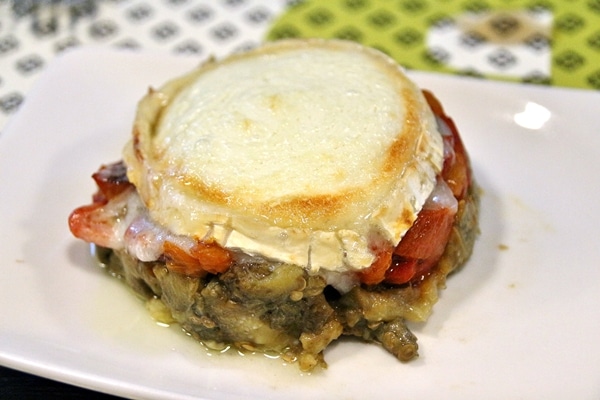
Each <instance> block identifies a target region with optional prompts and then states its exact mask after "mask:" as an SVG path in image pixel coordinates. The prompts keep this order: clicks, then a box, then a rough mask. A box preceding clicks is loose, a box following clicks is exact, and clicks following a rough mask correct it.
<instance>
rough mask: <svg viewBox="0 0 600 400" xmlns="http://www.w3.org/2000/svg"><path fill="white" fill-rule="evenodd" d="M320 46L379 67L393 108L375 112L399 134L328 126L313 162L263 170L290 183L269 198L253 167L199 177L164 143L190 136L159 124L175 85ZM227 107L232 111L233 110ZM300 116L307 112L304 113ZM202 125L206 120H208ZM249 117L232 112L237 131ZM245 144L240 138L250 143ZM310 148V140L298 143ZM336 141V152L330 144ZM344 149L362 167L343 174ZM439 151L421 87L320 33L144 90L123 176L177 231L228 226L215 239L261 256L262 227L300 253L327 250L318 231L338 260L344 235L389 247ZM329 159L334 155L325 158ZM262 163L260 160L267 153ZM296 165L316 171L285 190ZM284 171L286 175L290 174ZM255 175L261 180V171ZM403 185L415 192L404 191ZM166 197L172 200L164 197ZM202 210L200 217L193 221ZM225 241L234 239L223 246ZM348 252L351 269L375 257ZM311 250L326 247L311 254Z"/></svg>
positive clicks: (378, 59) (372, 55) (369, 52)
mask: <svg viewBox="0 0 600 400" xmlns="http://www.w3.org/2000/svg"><path fill="white" fill-rule="evenodd" d="M321 50H323V51H325V52H328V53H335V52H341V53H344V54H345V53H348V54H351V55H350V56H349V58H348V59H349V60H354V59H355V58H356V57H357V59H358V60H360V62H363V63H365V65H369V66H370V68H373V69H374V70H376V71H379V72H380V75H381V76H378V77H377V79H380V80H383V81H384V83H383V84H382V85H381V86H385V87H386V90H387V89H390V88H391V89H390V90H391V91H392V92H391V93H392V95H391V96H396V97H397V98H396V99H389V101H387V103H386V104H388V103H389V104H391V106H390V111H388V112H387V114H385V115H379V114H376V115H377V117H376V118H379V119H380V120H382V122H381V123H382V124H383V125H385V126H388V127H389V126H390V124H394V123H397V124H398V130H397V131H395V133H394V135H395V136H393V137H391V136H390V134H389V133H385V132H384V133H380V132H379V131H378V129H379V127H377V126H374V127H373V130H374V132H362V133H361V135H362V136H361V137H360V138H357V139H352V140H351V139H349V138H347V137H344V133H343V131H344V130H346V129H351V128H352V125H353V123H354V121H347V124H346V125H345V126H341V127H336V128H339V130H340V132H327V133H326V135H325V136H327V138H326V139H325V140H330V141H332V142H333V145H332V146H329V147H327V150H323V154H322V156H320V158H319V159H318V160H317V161H315V162H311V163H308V162H306V161H305V160H304V159H302V157H299V159H298V160H296V159H292V158H294V157H293V154H292V155H291V156H290V157H289V158H290V159H283V160H277V162H278V163H281V164H282V169H281V170H280V171H276V172H275V173H273V172H270V173H272V174H274V175H277V174H284V175H283V178H282V177H278V179H280V181H281V182H280V183H278V184H274V186H276V185H279V186H285V187H287V186H288V185H291V186H290V187H291V189H290V190H289V191H288V192H285V191H284V192H282V193H283V194H271V193H270V190H271V188H270V187H268V186H267V188H266V189H265V185H264V184H261V183H259V184H255V183H254V178H255V176H254V175H253V172H252V171H242V172H243V174H242V175H240V177H239V181H236V180H235V179H233V180H232V178H231V176H226V177H221V176H216V177H215V176H212V175H211V176H208V175H207V174H206V173H205V171H206V168H205V167H204V166H202V165H201V164H200V162H199V163H198V165H197V166H195V167H192V166H191V163H190V162H189V154H185V155H184V154H176V153H175V152H174V150H173V146H172V142H176V141H178V140H184V139H181V137H182V135H183V136H185V135H188V133H187V132H184V133H181V132H180V133H177V134H173V135H175V136H168V135H171V133H170V132H168V131H164V129H167V128H164V127H163V125H164V124H168V122H165V118H166V115H167V114H169V115H170V116H172V115H173V114H174V113H176V112H177V111H176V109H174V107H175V106H174V105H173V104H174V102H175V99H176V98H178V97H180V96H182V95H183V94H182V93H183V91H184V90H187V88H189V87H190V86H193V85H194V84H195V82H197V81H198V80H199V79H203V78H204V77H205V76H207V74H210V73H211V71H216V70H217V69H218V68H227V67H228V66H232V68H234V67H235V66H236V64H237V63H245V62H247V61H248V60H257V59H258V60H263V59H265V60H270V59H271V58H272V57H274V56H277V55H281V54H287V53H290V54H295V53H298V54H300V55H299V56H298V57H300V58H301V57H303V56H304V53H303V52H306V54H308V56H309V57H315V59H317V58H318V57H317V56H314V55H313V54H312V52H315V51H321ZM261 57H262V58H261ZM353 57H354V58H353ZM260 62H262V61H260ZM302 79H303V78H302V77H299V78H298V80H299V82H300V83H299V85H300V86H301V85H302V84H304V82H303V81H302ZM373 86H376V85H373ZM394 88H395V89H394ZM252 89H254V87H252ZM361 89H362V88H361ZM190 90H191V89H190ZM226 90H227V88H226V87H225V88H223V91H226ZM349 91H350V90H349ZM386 93H387V92H386ZM201 95H202V94H201V93H200V94H199V93H196V94H195V96H201ZM217 95H219V94H217ZM287 95H288V93H287V92H283V93H282V94H281V95H280V94H278V93H275V94H268V95H265V100H264V101H265V103H266V105H267V108H268V109H269V110H270V111H273V112H275V111H277V112H278V113H279V112H281V109H282V108H284V107H285V101H286V97H285V96H287ZM341 100H343V99H340V101H341ZM304 103H307V101H305V102H304ZM186 106H187V105H186ZM178 107H181V105H178ZM317 111H319V110H317ZM223 112H230V110H224V111H223ZM331 112H335V110H332V111H331ZM353 112H355V113H356V114H357V115H356V117H357V118H359V119H360V118H362V117H361V116H360V114H364V115H371V114H372V113H377V112H378V111H377V110H374V111H367V110H365V111H364V112H363V111H362V110H355V111H353ZM231 113H232V114H235V113H236V111H235V110H233V111H231ZM282 114H283V112H282ZM303 117H304V118H307V119H310V118H312V116H311V115H304V116H303ZM228 118H229V116H228ZM365 118H371V117H370V116H367V117H365ZM201 123H206V124H209V123H211V121H210V118H208V119H206V120H205V121H203V122H201ZM255 123H256V121H251V120H250V119H248V118H240V121H239V124H238V125H239V126H241V128H240V129H241V132H242V133H243V132H245V130H246V129H250V127H251V126H252V124H255ZM258 123H259V124H260V123H262V122H261V121H258ZM288 123H290V122H289V121H288V120H283V122H282V124H283V128H281V129H285V124H288ZM180 125H181V124H180ZM161 129H162V130H161ZM190 129H191V128H190ZM385 129H388V128H385ZM200 134H202V133H200ZM377 135H380V136H377ZM159 137H160V139H159ZM239 139H240V141H242V143H243V144H244V143H245V142H244V140H250V139H245V138H244V137H243V134H240V138H239ZM185 140H188V141H189V142H190V143H191V144H189V145H188V144H186V146H188V147H185V148H186V149H187V150H185V152H186V153H190V152H192V153H193V149H195V147H194V144H193V142H194V141H196V140H197V141H202V140H204V138H200V137H194V136H190V137H189V138H188V139H185ZM227 140H229V139H224V142H223V143H219V145H222V146H225V147H226V148H227V147H230V146H231V143H233V145H235V144H236V143H235V140H234V142H227ZM354 141H357V142H358V143H360V145H361V146H364V147H365V148H366V150H364V151H365V152H366V153H367V154H368V157H364V156H363V155H361V156H359V157H356V160H354V161H352V157H353V154H352V153H353V151H354V149H352V148H350V150H345V149H346V148H348V147H349V146H350V145H351V144H352V143H350V142H354ZM252 144H253V143H252V142H250V141H249V142H248V145H249V146H250V145H252ZM182 146H183V145H182ZM310 146H312V143H306V144H305V145H304V147H310ZM337 147H340V148H341V150H336V148H337ZM182 148H183V147H182ZM300 150H302V151H305V149H300ZM203 151H204V150H203ZM207 151H208V152H209V153H208V154H202V155H201V156H198V157H207V158H211V157H212V158H214V157H231V160H229V161H227V162H228V163H229V164H235V163H236V162H237V161H238V160H236V157H235V155H232V156H227V155H222V154H220V153H219V150H218V146H215V148H214V150H213V148H210V149H208V150H207ZM261 151H262V152H263V153H264V152H265V151H272V152H273V154H274V156H276V155H277V153H278V151H277V150H276V149H271V150H268V149H267V150H261ZM315 151H319V150H318V149H317V150H315ZM344 151H349V152H350V153H349V155H348V160H349V161H350V162H355V163H359V164H360V165H359V166H358V167H357V169H358V170H360V171H361V172H363V171H364V173H349V172H347V171H346V169H345V167H346V165H345V164H343V163H341V162H340V161H339V153H342V152H344ZM261 154H262V153H261ZM442 157H443V155H442V151H441V139H440V137H439V133H438V132H437V128H436V126H435V121H434V119H433V116H432V114H431V111H430V109H429V107H428V106H427V104H426V101H425V100H424V98H423V96H422V93H421V92H420V90H418V88H416V86H415V85H414V84H413V83H412V82H411V81H409V80H408V78H407V77H406V76H405V75H404V72H403V71H402V70H401V69H400V67H398V66H397V64H396V63H395V62H393V61H392V60H391V59H389V58H387V56H385V55H383V54H382V53H379V52H377V51H375V50H373V49H369V48H365V47H362V46H359V45H357V44H354V43H350V42H343V41H326V40H318V39H308V40H293V41H283V42H276V43H272V44H268V45H265V46H262V47H261V48H259V49H257V50H254V51H250V52H247V53H242V54H236V55H233V56H231V57H229V58H227V59H225V60H221V61H215V60H210V61H209V62H207V63H205V64H203V65H202V66H200V67H199V68H198V69H196V70H195V71H192V72H190V73H189V74H187V75H185V76H183V77H181V78H178V79H175V80H173V81H171V82H169V83H167V84H166V85H164V86H163V87H161V88H160V89H151V90H150V91H149V92H148V94H147V96H146V97H144V98H143V99H142V100H141V102H140V104H139V108H138V114H137V117H136V120H135V126H134V129H133V139H132V141H131V142H130V144H129V145H128V146H127V148H126V149H125V152H124V159H125V162H126V164H127V165H128V176H129V179H130V180H131V182H132V183H134V185H135V186H136V187H137V189H138V191H139V193H140V196H141V198H142V200H143V201H144V203H145V204H146V205H147V206H148V208H149V210H150V213H151V215H152V217H153V218H155V219H156V220H157V221H158V222H160V223H161V224H164V225H166V226H168V227H169V228H170V229H171V230H173V231H174V232H175V233H179V234H184V235H192V236H196V237H199V238H204V237H206V235H210V232H211V229H212V227H213V226H214V225H219V226H221V227H222V228H223V229H225V230H228V231H235V235H229V234H225V235H223V237H222V238H215V239H216V240H217V241H218V242H219V243H220V244H221V245H223V246H224V247H229V246H234V247H242V248H244V246H246V247H247V248H246V250H248V251H250V252H258V253H260V252H262V251H263V249H262V247H261V245H260V244H258V243H255V240H256V237H258V235H259V234H258V232H261V231H265V230H270V231H272V233H273V236H278V235H279V236H290V237H292V238H293V239H292V240H294V246H293V247H295V248H297V249H299V250H298V251H302V252H306V253H307V254H308V253H311V248H312V247H315V246H316V247H322V246H326V247H327V246H330V243H329V242H327V243H322V240H321V238H322V237H323V235H330V234H333V235H334V236H336V239H335V240H337V241H338V242H339V243H338V244H337V245H336V246H337V250H336V251H337V252H338V253H339V256H336V257H337V258H339V257H346V256H345V255H346V254H347V253H348V249H345V248H344V247H343V243H344V240H346V239H345V238H346V237H348V235H350V236H352V237H355V236H361V237H363V238H367V237H369V236H372V235H373V234H377V235H379V236H380V237H382V238H385V239H386V240H389V241H390V242H391V243H392V245H395V244H396V243H397V242H398V241H399V240H400V238H401V236H402V235H403V233H404V232H405V231H406V230H407V229H408V228H409V227H410V225H411V224H412V223H413V222H414V219H415V218H416V214H417V213H418V211H419V209H420V207H421V206H422V204H423V202H424V200H425V199H426V198H427V196H428V192H430V191H431V190H432V189H433V186H434V184H435V175H436V174H437V173H439V170H440V169H441V163H442ZM330 159H334V160H333V161H331V162H330ZM265 162H268V158H266V161H265ZM257 164H260V163H257ZM321 164H322V165H321ZM362 165H364V168H363V167H362ZM257 168H258V167H257ZM304 169H309V170H307V171H306V175H310V176H314V179H313V180H312V181H311V182H309V183H305V184H303V185H304V186H302V185H300V184H298V185H297V186H293V185H294V184H295V181H296V180H297V178H296V177H297V176H298V173H299V172H298V171H302V170H304ZM261 173H263V172H262V171H260V172H259V173H258V175H260V174H261ZM209 174H210V173H209ZM287 174H289V175H290V176H289V178H288V179H286V176H287ZM321 174H322V175H321ZM213 175H214V174H213ZM257 178H258V179H259V180H260V179H262V178H261V177H260V176H258V177H257ZM232 182H233V183H232ZM407 188H409V189H407ZM275 189H276V191H277V190H278V188H275ZM405 190H413V191H415V192H408V193H405V192H403V191H405ZM420 191H422V192H420ZM169 197H170V198H171V199H169V200H165V199H167V198H169ZM174 197H177V199H178V201H179V199H181V202H182V203H181V204H179V203H178V204H175V203H174V200H172V198H174ZM188 203H189V204H188ZM198 209H201V212H198V211H197V210H198ZM200 214H201V215H202V216H203V217H199V216H198V215H200ZM207 216H210V217H207ZM290 230H293V232H290ZM229 237H233V238H237V239H239V240H238V241H237V242H233V243H229V242H227V240H228V239H227V238H229ZM328 237H329V236H328ZM327 240H329V239H327ZM269 246H271V247H273V249H272V254H270V256H273V257H276V258H277V257H279V258H280V259H281V260H282V261H291V259H292V258H293V257H295V256H296V255H294V254H288V253H286V251H287V250H286V249H284V248H281V249H277V245H276V244H273V243H270V244H269ZM286 246H287V245H286ZM332 246H333V245H332ZM334 247H335V246H334ZM302 249H303V250H302ZM279 250H280V251H279ZM355 250H356V251H357V252H359V253H360V254H359V255H358V256H357V257H354V258H352V257H350V258H347V259H345V261H344V263H345V264H347V267H348V268H351V269H352V268H366V267H367V266H368V265H369V264H370V261H369V260H371V261H372V259H373V257H372V255H370V253H369V249H368V244H367V243H366V242H364V243H363V245H362V247H360V248H359V247H356V249H355ZM313 254H324V253H323V252H322V251H321V252H319V251H315V252H314V253H313ZM306 257H309V256H304V258H305V264H306V265H308V264H311V265H313V266H317V267H319V266H327V265H328V264H332V263H333V262H329V261H327V260H310V259H309V258H306ZM351 260H354V261H351ZM356 260H360V261H356ZM357 263H358V264H357Z"/></svg>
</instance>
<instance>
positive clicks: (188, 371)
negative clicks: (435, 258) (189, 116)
mask: <svg viewBox="0 0 600 400" xmlns="http://www.w3.org/2000/svg"><path fill="white" fill-rule="evenodd" d="M198 62H199V60H194V59H190V58H170V57H166V56H159V55H157V54H145V53H142V54H134V53H125V52H112V51H107V50H104V51H101V50H98V49H88V50H76V51H74V52H71V53H68V54H66V55H65V56H62V57H61V58H59V59H58V60H56V61H55V62H54V63H53V64H51V65H50V66H49V68H48V69H47V71H46V74H45V76H43V77H42V78H41V80H40V81H39V82H38V84H37V86H36V87H35V88H34V90H33V91H32V92H30V93H29V95H28V97H27V100H26V102H25V104H24V105H23V107H22V109H21V110H20V111H19V113H18V114H17V115H16V116H15V118H14V119H13V120H12V121H11V123H10V124H9V126H8V127H7V128H6V129H5V131H4V132H3V133H2V134H1V136H0V232H1V233H2V235H1V240H0V255H1V256H2V259H1V261H0V271H1V274H2V279H1V280H0V306H1V307H2V312H0V363H2V364H4V365H6V366H9V367H13V368H17V369H20V370H23V371H27V372H31V373H34V374H39V375H42V376H46V377H50V378H52V379H56V380H60V381H65V382H69V383H72V384H76V385H80V386H84V387H88V388H92V389H96V390H100V391H104V392H109V393H113V394H116V395H121V396H126V397H137V398H145V399H153V398H156V399H184V398H218V399H237V398H257V399H275V398H282V397H285V398H291V399H301V398H310V399H331V398H344V399H352V398H355V399H364V398H380V399H381V398H392V397H393V398H433V397H435V398H445V399H482V398H485V399H507V398H544V399H552V398H556V399H564V398H576V399H597V398H599V397H600V340H599V338H600V243H599V239H600V179H599V178H598V173H599V171H600V94H599V93H597V92H589V91H588V92H585V91H576V90H566V89H556V88H545V87H533V86H524V85H516V84H507V83H497V82H489V81H478V80H473V79H468V78H459V77H450V76H441V75H432V74H425V73H412V74H411V75H412V76H413V78H414V79H415V80H416V81H417V82H418V83H419V84H420V85H421V86H422V87H424V88H428V89H431V90H433V92H434V93H435V94H436V95H437V96H438V97H439V98H440V99H441V100H442V102H443V104H444V105H445V107H446V109H447V112H448V113H449V114H450V115H451V116H452V117H453V118H454V120H455V121H456V123H457V125H458V127H459V130H460V131H461V132H462V135H463V139H464V141H465V143H466V146H467V149H468V151H469V152H470V154H471V158H472V163H473V168H474V171H475V176H476V179H477V181H478V182H479V184H480V186H481V187H482V188H483V192H484V193H483V197H482V210H481V222H480V225H481V235H480V237H479V239H478V242H477V244H476V248H475V252H474V254H473V257H472V258H471V260H470V261H469V262H468V264H467V265H466V267H465V268H464V269H463V270H462V271H460V273H458V274H456V275H454V276H452V277H451V278H450V279H449V281H448V288H447V289H446V290H445V291H444V292H443V294H442V296H441V300H440V302H439V303H438V304H437V305H436V307H435V309H434V314H433V316H432V317H431V318H430V320H429V321H428V322H426V323H424V324H418V325H414V324H413V325H411V327H412V330H413V331H414V332H415V334H416V335H417V337H418V338H419V345H420V358H419V359H417V360H416V361H414V362H410V363H407V364H403V363H400V362H398V361H397V360H395V359H394V358H393V357H392V356H391V355H389V354H387V353H386V352H385V351H383V350H382V349H380V348H379V347H378V346H375V345H368V344H362V343H359V342H357V341H354V340H342V341H340V342H339V343H337V344H335V345H333V346H332V347H331V348H330V349H328V350H327V352H326V359H327V361H328V363H329V368H328V369H327V370H325V371H321V372H318V373H313V374H311V375H306V374H301V373H299V372H298V369H297V367H296V366H295V365H284V364H283V363H282V362H281V361H279V360H269V359H267V358H265V357H263V356H245V357H241V356H237V354H232V355H231V354H225V355H218V356H217V355H209V354H207V353H206V352H205V351H204V349H203V347H202V346H201V345H199V344H198V343H196V342H194V341H193V340H191V339H190V338H188V337H187V336H186V335H184V334H183V333H182V332H181V331H180V330H179V329H178V328H176V327H171V328H163V327H160V326H158V325H157V324H155V323H154V322H153V321H152V319H151V318H150V316H149V314H148V312H147V311H146V310H145V309H144V306H143V304H142V302H141V301H139V300H138V299H137V298H136V297H135V296H134V295H133V294H132V293H131V292H130V291H129V290H128V289H127V288H126V287H125V285H123V284H122V283H120V282H118V281H117V280H115V279H114V278H111V277H109V276H107V275H106V274H105V273H104V271H102V270H100V269H99V268H97V267H96V266H95V265H94V262H93V261H92V259H91V258H90V256H89V249H88V247H87V246H86V245H85V244H84V243H82V242H80V241H78V240H76V239H74V238H73V237H72V236H71V235H70V233H69V230H68V228H67V216H68V215H69V213H70V212H71V210H72V209H73V208H75V207H77V206H79V205H82V204H85V203H87V202H88V201H89V200H90V196H91V194H92V192H93V191H94V188H95V187H94V184H93V182H92V180H91V178H90V175H91V173H93V172H94V171H95V170H96V169H97V168H98V167H99V165H100V164H102V163H107V162H111V161H116V160H118V159H119V158H120V152H121V148H122V146H123V145H124V143H125V141H126V140H127V138H128V136H129V134H130V129H131V122H132V119H133V114H134V111H135V107H136V102H137V100H138V99H139V98H141V96H142V95H143V94H144V93H145V91H146V90H147V88H148V87H149V86H151V85H152V86H158V85H160V84H162V83H163V82H164V81H165V80H166V79H168V78H170V77H172V76H174V75H177V74H179V73H182V72H185V71H187V70H189V69H191V68H192V67H193V66H195V65H196V64H197V63H198Z"/></svg>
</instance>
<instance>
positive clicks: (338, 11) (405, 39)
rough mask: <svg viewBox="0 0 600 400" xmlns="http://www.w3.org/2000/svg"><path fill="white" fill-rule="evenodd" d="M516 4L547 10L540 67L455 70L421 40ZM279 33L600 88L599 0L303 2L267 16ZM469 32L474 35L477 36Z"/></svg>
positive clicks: (432, 63)
mask: <svg viewBox="0 0 600 400" xmlns="http://www.w3.org/2000/svg"><path fill="white" fill-rule="evenodd" d="M520 10H523V11H526V12H529V13H538V14H539V13H540V12H542V13H547V14H548V15H551V21H550V23H549V27H548V32H549V33H548V35H549V37H548V38H545V39H544V38H542V39H544V40H545V42H546V44H545V46H546V51H547V70H548V71H547V73H539V74H536V73H534V74H528V75H521V76H507V75H503V74H502V73H498V74H496V73H493V72H492V73H490V72H489V71H488V72H483V73H482V72H480V71H478V70H476V69H462V70H461V69H456V68H453V67H452V66H451V65H449V64H448V63H446V62H444V60H443V57H442V58H440V57H439V56H438V55H436V52H435V51H434V50H435V49H432V48H429V47H428V42H427V37H428V34H429V32H431V29H432V28H433V27H436V26H437V27H439V26H442V25H443V24H444V23H445V22H447V21H455V20H456V18H458V17H459V16H461V15H465V14H475V15H477V14H478V13H479V14H481V13H498V12H515V11H520ZM451 23H452V22H451ZM505 25H506V24H505ZM508 25H510V24H508ZM508 25H506V26H508ZM506 26H503V27H502V28H504V27H506ZM286 37H322V38H344V39H350V40H355V41H357V42H360V43H363V44H366V45H368V46H372V47H375V48H378V49H380V50H382V51H384V52H386V53H388V54H389V55H391V56H392V57H394V58H395V59H396V60H397V61H398V62H399V63H400V64H402V65H404V66H405V67H407V68H410V69H418V70H428V71H438V72H449V73H458V74H470V75H479V76H483V77H487V78H495V79H509V80H517V81H526V82H533V83H539V84H549V85H557V86H568V87H577V88H588V89H596V90H600V0H525V1H523V0H331V1H303V2H299V3H298V4H297V5H295V6H293V7H291V8H290V9H289V10H288V11H287V12H285V13H284V14H283V15H282V16H281V17H279V18H278V19H277V20H276V21H275V22H274V24H273V26H272V27H271V29H270V31H269V33H268V37H267V38H268V39H269V40H276V39H281V38H286ZM470 38H471V39H478V40H480V39H481V38H480V37H478V36H477V35H471V37H470ZM527 40H529V41H530V43H529V44H530V45H532V46H536V45H537V44H540V43H542V46H543V45H544V43H543V41H544V40H540V37H539V36H538V37H537V39H536V40H537V42H536V41H535V40H533V41H532V39H530V38H529V39H527ZM505 47H506V46H505ZM533 50H536V48H533ZM536 51H537V50H536ZM500 55H501V56H502V55H503V54H500ZM540 57H542V56H540ZM503 61H505V60H503ZM509 61H510V60H509ZM501 66H502V65H501ZM500 72H502V71H500Z"/></svg>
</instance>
